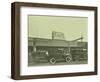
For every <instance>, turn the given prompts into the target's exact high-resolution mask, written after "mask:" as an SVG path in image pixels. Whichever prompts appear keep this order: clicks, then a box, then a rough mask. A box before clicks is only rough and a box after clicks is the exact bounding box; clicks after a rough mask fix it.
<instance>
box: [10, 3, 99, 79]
mask: <svg viewBox="0 0 100 82" xmlns="http://www.w3.org/2000/svg"><path fill="white" fill-rule="evenodd" d="M69 20H70V21H71V23H70V22H68V21H69ZM43 21H44V22H43ZM47 21H49V22H47ZM52 21H53V22H52ZM64 21H65V22H64ZM66 21H67V22H66ZM75 21H76V22H75ZM58 23H59V24H58ZM66 23H68V24H69V27H68V26H67V25H66ZM52 24H53V25H52ZM76 24H77V25H76ZM64 25H65V27H66V28H65V27H62V26H64ZM71 25H74V26H75V25H76V26H77V28H75V29H76V31H75V29H74V28H73V27H72V28H71ZM50 26H51V27H50ZM53 26H54V27H53ZM59 26H61V27H59ZM79 26H80V27H79ZM83 26H86V28H85V27H84V28H83ZM35 27H36V28H35ZM40 27H41V28H40ZM58 27H59V29H58ZM67 27H68V28H70V29H68V28H67ZM78 27H79V28H78ZM37 28H38V29H37ZM49 28H52V31H53V32H52V39H53V41H56V40H61V39H63V41H61V43H60V41H56V42H54V43H53V41H51V39H46V40H45V39H40V38H41V37H42V35H43V37H47V38H48V37H51V36H49V31H50V33H51V30H50V29H49ZM54 28H55V29H54ZM90 28H91V29H90ZM32 29H33V30H32ZM36 29H37V30H36ZM47 29H48V30H47ZM56 29H57V30H56ZM62 29H63V30H62ZM65 29H66V30H65ZM79 29H80V30H82V33H83V37H84V36H85V37H87V36H88V37H87V39H83V37H82V35H81V34H80V35H81V37H80V38H78V39H75V37H72V36H73V35H72V36H71V34H73V33H76V32H77V33H76V35H77V36H78V35H79V33H81V32H80V30H79ZM84 29H85V30H84ZM42 30H43V31H42ZM67 30H70V32H71V33H70V32H69V35H68V36H67V37H69V38H70V39H71V40H69V41H67V43H68V44H67V43H66V41H65V36H64V34H63V33H62V32H64V33H65V35H66V32H67V33H68V31H67ZM31 31H32V32H31ZM59 31H61V32H59ZM35 32H36V35H35ZM78 32H79V33H78ZM97 32H98V31H97V7H92V6H77V5H62V4H45V3H28V2H13V3H12V4H11V78H12V79H15V80H22V79H37V78H54V77H69V76H84V75H97ZM37 33H38V34H37ZM39 33H40V34H39ZM32 34H33V35H34V36H35V39H34V38H29V36H32ZM46 35H48V36H46ZM74 35H75V34H74ZM37 36H39V38H37ZM77 36H76V37H77ZM73 38H74V39H73ZM55 39H56V40H55ZM67 39H68V38H67ZM33 40H35V42H37V43H35V42H34V41H33ZM48 40H49V41H48ZM77 40H81V41H82V40H86V41H87V42H88V44H87V42H86V43H84V41H83V43H84V44H87V47H85V48H86V49H85V50H86V51H85V52H84V53H86V54H87V56H86V57H85V56H84V57H85V58H86V59H85V58H83V59H84V61H85V63H83V61H82V60H81V59H82V57H81V58H77V57H76V56H75V57H76V60H75V61H74V59H73V57H74V56H72V50H73V49H74V50H76V51H75V52H73V53H74V55H75V53H77V54H83V51H81V48H80V47H79V46H78V47H76V46H77V45H78V43H80V42H78V41H77ZM31 41H32V42H33V43H31ZM42 41H44V42H42ZM46 42H48V43H46ZM51 42H52V43H51ZM81 43H82V42H81ZM33 44H36V45H37V46H40V47H36V48H37V49H36V48H34V46H33ZM65 44H66V45H65ZM30 45H31V46H32V50H33V51H36V50H37V52H36V54H37V55H38V53H40V55H39V56H38V57H40V56H41V55H42V54H43V53H44V54H45V55H48V53H49V50H50V49H51V51H50V53H51V52H53V53H55V54H57V53H58V51H56V50H58V47H59V46H60V47H59V50H63V52H59V53H60V54H61V53H62V54H63V55H64V53H68V52H67V50H65V49H69V51H70V54H71V57H70V58H68V57H67V58H66V59H65V61H67V64H66V62H64V63H61V64H62V65H60V63H57V65H55V63H56V61H57V59H55V58H56V57H58V56H56V57H55V58H54V56H49V58H50V57H52V58H50V59H46V60H48V61H49V63H51V64H49V63H48V62H47V63H41V62H40V63H36V62H35V64H33V63H34V62H33V61H34V60H36V59H34V58H33V59H32V60H33V61H32V62H33V63H32V62H30V61H31V59H30V58H32V57H30V54H29V53H30V52H29V51H31V48H30ZM44 45H45V46H46V48H45V47H44ZM48 45H49V46H48ZM62 45H63V48H62V47H61V46H62ZM27 46H28V47H27ZM47 46H48V47H47ZM55 46H56V47H55ZM66 46H67V47H66ZM49 47H50V48H49ZM53 47H55V48H53ZM69 47H70V48H69ZM73 47H75V48H73ZM39 49H40V51H39ZM41 49H44V50H41ZM46 49H48V50H47V51H45V50H46ZM52 50H54V51H52ZM64 50H65V51H66V52H65V51H64ZM82 50H84V49H83V47H82ZM33 51H31V54H32V53H33ZM59 53H58V54H59ZM44 54H43V55H44ZM86 54H85V55H86ZM38 57H37V58H38ZM42 57H44V56H42ZM46 57H47V56H46ZM61 57H62V56H60V59H61ZM64 57H65V56H64ZM63 59H64V58H63ZM77 59H79V60H78V62H77ZM39 60H40V59H39ZM71 60H72V62H71V63H68V62H70V61H71ZM36 61H37V60H36ZM81 61H82V62H81ZM38 62H39V61H38ZM80 62H81V63H80ZM31 63H32V65H31ZM25 66H26V67H25Z"/></svg>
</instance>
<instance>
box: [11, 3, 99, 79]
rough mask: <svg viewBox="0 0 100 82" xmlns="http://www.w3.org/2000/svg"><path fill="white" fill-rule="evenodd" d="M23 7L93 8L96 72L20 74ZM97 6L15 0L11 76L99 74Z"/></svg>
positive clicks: (12, 8)
mask: <svg viewBox="0 0 100 82" xmlns="http://www.w3.org/2000/svg"><path fill="white" fill-rule="evenodd" d="M21 7H39V8H40V7H42V8H56V9H75V10H88V11H90V10H93V11H94V14H95V16H94V54H95V57H94V60H95V61H94V65H95V66H94V69H95V70H94V72H78V73H58V74H43V75H25V76H22V75H20V34H21V33H20V8H21ZM97 40H98V39H97V7H91V6H76V5H61V4H59V5H58V4H43V3H28V2H14V3H12V4H11V78H12V79H15V80H21V79H36V78H53V77H69V76H84V75H97Z"/></svg>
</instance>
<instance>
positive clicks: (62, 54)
mask: <svg viewBox="0 0 100 82" xmlns="http://www.w3.org/2000/svg"><path fill="white" fill-rule="evenodd" d="M33 55H34V59H35V62H49V63H51V64H55V63H56V62H70V61H71V60H72V57H71V54H70V53H69V52H68V51H67V50H65V49H64V48H49V49H48V50H37V51H36V52H35V53H34V54H33Z"/></svg>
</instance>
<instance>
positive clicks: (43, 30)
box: [28, 15, 88, 41]
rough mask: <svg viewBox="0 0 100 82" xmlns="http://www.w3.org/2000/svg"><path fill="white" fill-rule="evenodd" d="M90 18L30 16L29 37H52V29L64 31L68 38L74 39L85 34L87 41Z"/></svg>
mask: <svg viewBox="0 0 100 82" xmlns="http://www.w3.org/2000/svg"><path fill="white" fill-rule="evenodd" d="M87 29H88V18H85V17H67V16H66V17H63V16H60V17H57V16H34V15H33V16H32V15H31V16H28V37H37V38H48V39H51V38H52V31H56V32H62V33H64V35H65V39H66V40H74V39H77V38H79V37H81V35H83V37H84V39H83V41H87V39H88V38H87V32H88V30H87Z"/></svg>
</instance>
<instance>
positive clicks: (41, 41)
mask: <svg viewBox="0 0 100 82" xmlns="http://www.w3.org/2000/svg"><path fill="white" fill-rule="evenodd" d="M81 43H84V42H81ZM81 43H79V44H78V41H67V40H56V39H45V38H31V37H29V38H28V45H29V46H32V45H34V44H35V46H55V47H78V46H79V47H81V46H84V44H86V43H84V44H83V45H80V44H81Z"/></svg>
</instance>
